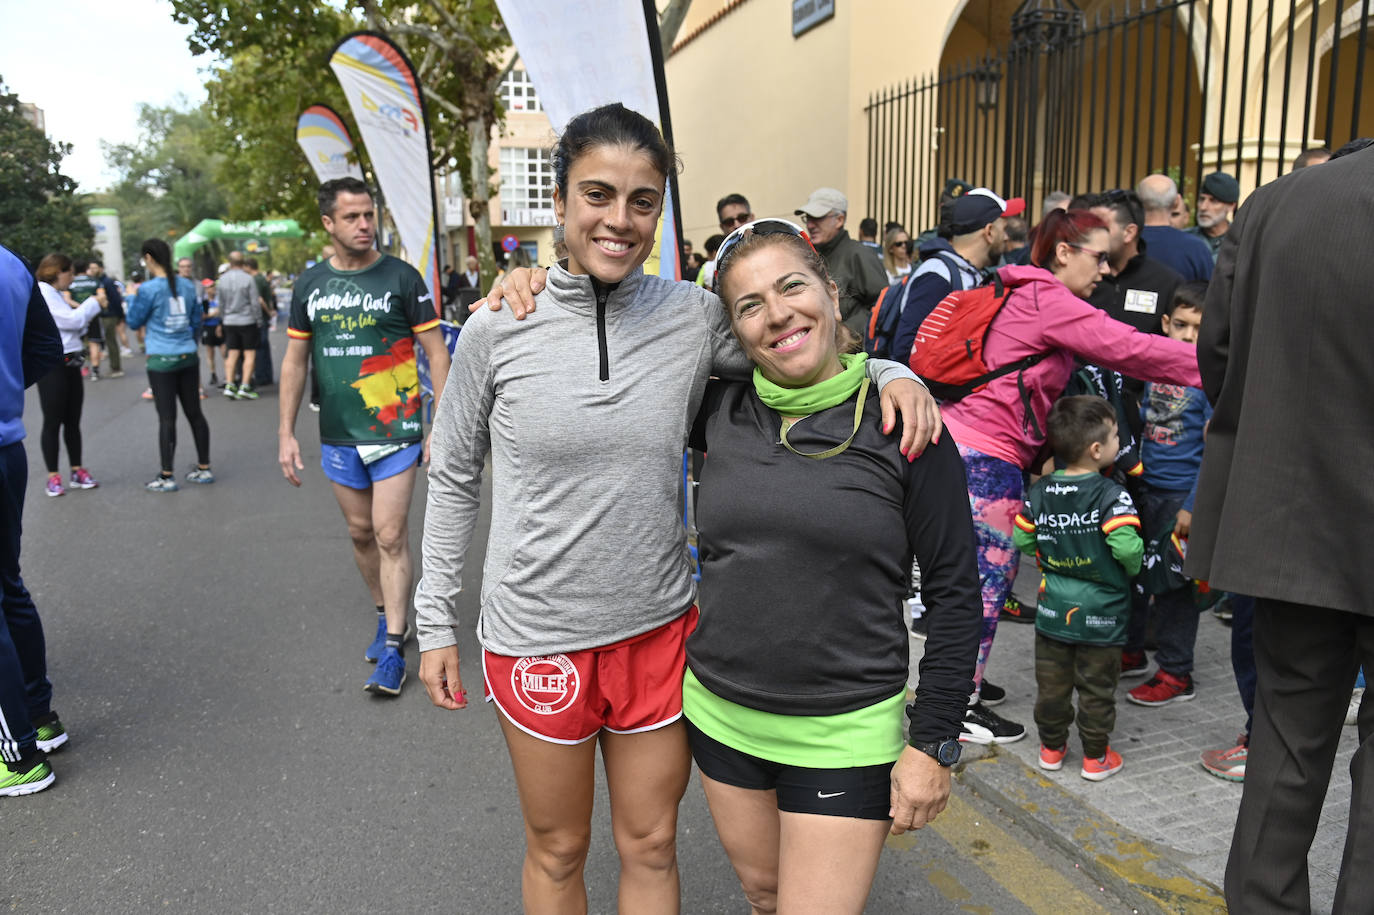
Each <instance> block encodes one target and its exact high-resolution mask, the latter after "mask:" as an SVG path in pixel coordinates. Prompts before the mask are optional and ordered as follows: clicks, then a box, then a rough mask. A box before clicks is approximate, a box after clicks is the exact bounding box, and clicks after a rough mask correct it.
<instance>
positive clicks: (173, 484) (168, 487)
mask: <svg viewBox="0 0 1374 915" xmlns="http://www.w3.org/2000/svg"><path fill="white" fill-rule="evenodd" d="M143 488H144V489H146V490H148V492H176V491H177V490H178V489H180V488H181V487H180V486H178V485H177V481H176V478H175V477H164V476H158V477H155V478H154V479H152V480H150V481H148V482H147V483H144V484H143Z"/></svg>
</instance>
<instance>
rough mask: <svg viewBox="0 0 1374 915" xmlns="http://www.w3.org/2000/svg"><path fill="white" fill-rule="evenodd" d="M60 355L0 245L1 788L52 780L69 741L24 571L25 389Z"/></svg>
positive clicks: (50, 328) (21, 790)
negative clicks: (50, 758)
mask: <svg viewBox="0 0 1374 915" xmlns="http://www.w3.org/2000/svg"><path fill="white" fill-rule="evenodd" d="M61 362H62V341H61V338H60V337H58V335H57V327H56V326H55V325H54V324H53V320H52V314H51V313H50V312H49V311H48V306H47V304H46V303H44V301H43V297H42V295H41V294H40V293H39V291H38V284H37V283H36V282H34V279H33V275H32V274H31V273H30V272H29V268H28V265H27V264H25V263H24V261H22V260H20V259H19V258H18V257H17V256H15V255H14V254H12V253H11V252H10V251H9V249H8V248H4V247H0V606H2V607H3V610H4V622H5V624H4V625H3V626H0V762H3V764H4V765H3V766H0V796H16V795H21V794H33V793H34V792H35V791H42V790H43V789H44V788H46V787H48V786H49V785H51V784H52V783H53V773H52V767H51V766H49V765H48V762H47V759H46V757H45V753H46V752H47V751H49V750H55V749H57V748H58V747H59V746H61V745H62V744H64V743H66V742H67V732H66V731H65V730H64V729H63V728H62V723H61V722H60V721H58V719H57V715H56V714H55V713H54V712H53V711H52V708H51V706H50V702H51V701H52V684H51V683H49V682H48V677H47V660H46V651H45V648H44V642H43V624H42V622H41V621H40V620H39V618H38V608H37V607H35V606H34V604H33V598H32V597H30V596H29V592H28V590H27V589H26V588H25V587H24V580H23V579H22V578H21V577H20V575H19V536H20V529H21V522H22V519H23V513H24V488H25V486H26V485H27V483H28V470H29V465H28V458H27V457H26V456H25V454H24V421H23V412H24V389H25V388H27V387H28V386H29V385H31V384H33V383H34V382H36V381H37V380H38V379H39V378H40V377H42V376H43V375H46V374H47V373H48V372H49V371H50V370H52V369H53V368H55V367H56V366H58V365H60V364H61Z"/></svg>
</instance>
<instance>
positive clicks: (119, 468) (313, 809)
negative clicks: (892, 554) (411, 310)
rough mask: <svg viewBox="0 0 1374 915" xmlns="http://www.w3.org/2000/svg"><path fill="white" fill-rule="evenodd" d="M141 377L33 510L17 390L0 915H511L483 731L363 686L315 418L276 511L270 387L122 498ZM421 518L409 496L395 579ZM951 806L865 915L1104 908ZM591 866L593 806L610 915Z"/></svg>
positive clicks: (514, 864)
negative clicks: (174, 478)
mask: <svg viewBox="0 0 1374 915" xmlns="http://www.w3.org/2000/svg"><path fill="white" fill-rule="evenodd" d="M275 336H276V341H275V342H276V344H277V347H278V349H280V347H281V346H282V345H283V342H284V338H283V335H281V334H280V333H279V334H277V335H275ZM142 362H143V360H142V359H141V358H140V357H134V358H131V359H126V370H127V371H128V376H127V377H125V378H123V379H117V380H104V381H101V382H99V383H98V384H87V386H86V394H87V401H86V409H85V420H84V424H83V429H84V433H85V446H86V455H85V463H86V464H87V465H88V466H89V467H90V469H91V471H92V473H93V474H94V475H95V477H96V478H97V479H98V480H100V482H101V486H100V488H99V489H95V490H90V491H85V492H82V491H76V492H68V494H67V495H65V496H63V497H62V498H56V499H50V498H45V497H44V495H43V491H42V484H43V479H44V474H43V465H42V459H41V457H40V453H39V447H38V430H39V426H40V424H41V414H40V412H39V409H38V404H37V396H36V394H35V392H34V391H32V390H31V391H30V392H29V397H28V410H27V413H26V419H27V423H28V428H29V432H30V435H29V438H28V454H29V461H30V483H29V488H28V506H27V514H26V518H25V537H24V557H23V558H24V573H25V579H26V581H27V583H28V585H29V588H30V589H31V590H32V591H33V593H34V595H35V598H36V599H37V601H38V605H39V608H40V610H41V612H42V614H43V618H44V622H45V625H46V628H47V638H48V658H49V673H50V677H51V679H52V680H53V682H54V684H55V688H56V695H55V700H54V702H55V707H56V708H57V710H58V711H59V712H60V713H61V715H62V719H63V721H64V723H65V724H66V726H67V728H68V730H69V731H70V733H71V742H70V743H69V745H68V746H67V747H66V748H64V749H63V750H62V751H60V752H59V753H58V754H55V755H54V757H53V764H54V767H55V769H56V771H57V775H58V781H57V783H56V784H55V785H54V786H53V787H52V788H51V789H49V790H47V791H45V792H43V793H41V794H37V795H33V796H30V797H25V798H5V799H0V836H3V848H4V863H3V864H0V910H5V911H16V912H81V913H85V912H96V913H125V912H130V913H133V912H148V911H153V910H158V911H166V912H289V913H297V912H372V911H389V912H459V913H496V912H513V911H518V910H519V876H520V862H521V855H522V849H523V836H522V831H521V826H520V817H519V813H518V807H517V801H516V796H515V789H514V782H513V779H512V776H511V772H510V767H509V763H508V761H507V759H506V754H505V748H504V745H503V744H502V741H501V737H500V732H499V728H498V726H497V722H496V719H495V712H494V711H493V710H492V709H491V708H490V707H489V706H485V705H483V704H482V703H480V702H474V703H473V704H472V706H471V707H470V708H469V709H468V710H465V711H462V712H456V713H447V712H441V711H439V710H437V709H435V708H433V707H432V706H431V705H430V704H429V701H428V699H427V698H426V697H425V695H424V692H423V690H422V689H421V688H420V686H419V682H418V679H417V678H416V677H415V676H414V671H415V669H416V668H418V659H417V655H416V651H415V648H414V645H413V643H412V644H411V645H410V646H409V649H408V651H407V658H408V661H409V663H410V665H411V674H412V675H411V679H410V680H409V681H408V682H407V684H406V688H405V692H404V693H403V694H402V695H401V696H400V697H399V698H398V699H382V698H378V697H373V696H371V695H369V694H366V693H364V692H363V690H362V685H363V681H364V680H365V679H366V677H367V676H368V674H369V673H370V667H369V665H367V664H366V663H364V662H363V660H362V653H363V649H364V647H366V645H367V644H368V642H369V641H370V639H371V637H372V633H373V630H374V627H375V611H374V610H373V607H372V605H371V602H370V601H369V599H368V595H367V592H366V590H365V589H364V587H363V585H362V582H361V579H360V578H359V576H358V573H357V571H356V569H355V568H354V566H353V562H352V556H351V552H350V548H349V543H348V538H347V534H346V531H345V528H344V524H343V521H342V518H341V517H340V515H339V511H338V508H337V507H336V505H335V503H334V500H333V497H332V496H331V494H330V491H329V488H328V484H327V482H326V480H325V479H324V477H323V476H322V474H321V473H320V471H319V464H318V460H319V444H318V435H317V430H316V423H315V417H314V414H312V413H309V412H308V411H303V412H302V415H301V418H300V421H299V423H298V433H299V436H300V440H301V443H302V448H303V451H304V452H305V455H306V461H307V465H308V466H307V469H306V471H305V477H304V478H305V485H304V486H303V487H302V488H301V489H299V490H296V489H293V488H292V487H291V486H289V485H288V484H287V483H286V482H284V481H283V480H282V478H281V473H280V471H279V470H278V468H277V466H276V417H277V402H276V392H275V388H270V389H267V390H266V391H265V392H264V396H263V398H262V399H261V400H260V401H257V402H252V403H248V402H230V401H227V400H226V399H225V398H223V397H222V396H220V395H219V393H218V392H215V393H213V394H212V395H211V397H210V399H209V400H208V401H206V402H205V408H206V413H207V415H208V418H209V422H210V426H211V430H212V453H213V457H214V469H215V474H216V477H217V480H216V482H215V483H214V485H212V486H192V485H189V484H184V485H183V487H182V490H181V491H180V492H178V493H176V494H159V495H155V494H151V493H147V492H145V491H144V490H143V485H142V484H143V483H144V482H145V481H147V480H149V479H151V478H152V477H153V476H154V475H155V473H156V470H157V442H156V431H157V424H156V419H155V416H154V412H153V407H152V405H151V403H149V402H146V401H143V400H141V399H140V398H139V392H140V391H141V390H142V388H143V386H144V376H143V366H142ZM278 364H279V360H278ZM180 439H181V447H180V449H179V451H178V454H177V467H178V476H180V474H181V473H182V472H183V471H184V470H185V469H187V468H189V466H190V465H191V462H192V461H193V459H194V452H193V449H192V447H191V437H190V433H189V429H188V428H187V427H186V425H185V423H184V420H183V421H182V422H181V425H180ZM62 460H63V467H64V472H66V471H65V468H66V460H67V458H66V455H65V452H64V455H63V458H62ZM423 508H424V485H423V482H421V484H420V485H419V486H417V490H416V493H415V500H414V507H413V511H412V515H411V518H412V522H413V523H412V531H411V542H412V545H413V549H414V551H415V556H416V559H417V561H418V556H419V545H420V523H419V522H420V519H421V518H422V517H423ZM485 534H486V519H485V518H484V519H483V521H482V524H481V526H480V528H479V531H478V537H477V538H476V541H475V544H474V546H473V548H472V551H471V555H470V556H469V561H468V566H467V567H468V568H469V569H470V570H473V571H472V572H470V573H469V581H468V588H467V590H466V591H465V592H464V597H463V599H462V606H461V610H462V613H463V619H464V623H465V625H464V627H463V632H462V641H461V644H460V648H461V651H462V654H463V657H464V658H465V659H466V663H467V665H468V667H467V669H466V673H467V684H466V685H467V687H468V690H469V694H470V695H472V696H474V697H476V696H480V694H481V683H480V673H479V668H478V667H477V666H475V665H474V664H473V663H472V662H473V659H475V658H476V657H478V654H477V650H478V649H477V644H476V641H475V638H474V636H473V630H472V621H473V616H474V596H475V595H476V594H477V593H478V592H479V589H480V580H478V573H479V572H480V569H481V553H482V544H483V542H484V540H485ZM955 800H956V802H955V804H953V805H952V806H951V808H950V811H949V812H948V813H947V814H946V815H945V817H943V818H942V819H941V820H940V821H939V823H938V824H937V825H938V828H934V829H927V830H924V831H922V832H921V833H919V834H917V835H916V836H914V837H904V838H902V839H898V840H893V841H891V842H890V843H889V847H888V849H887V851H886V852H885V853H884V855H883V859H882V865H881V868H880V870H879V873H878V878H877V882H876V885H875V887H874V891H873V895H872V897H871V900H870V905H869V909H868V910H869V911H870V912H875V913H888V912H893V913H895V912H912V911H922V912H950V911H972V912H996V913H1003V912H1008V913H1016V912H1027V911H1046V910H1048V909H1050V908H1054V909H1056V910H1067V911H1075V912H1083V911H1093V910H1099V911H1101V910H1106V911H1123V908H1122V907H1121V906H1120V905H1119V904H1118V903H1114V902H1112V901H1110V900H1109V899H1107V898H1106V897H1105V896H1104V895H1103V894H1102V893H1101V892H1100V891H1099V888H1098V887H1097V886H1095V885H1093V884H1090V883H1088V882H1087V881H1086V880H1085V879H1084V878H1083V877H1082V876H1081V875H1080V874H1076V873H1075V872H1074V869H1073V867H1072V865H1066V864H1065V863H1064V862H1063V861H1062V860H1061V859H1059V858H1058V857H1057V856H1056V855H1055V854H1054V853H1053V852H1051V851H1049V850H1048V849H1047V848H1044V847H1042V846H1039V845H1037V844H1036V843H1035V842H1034V840H1033V839H1031V838H1029V837H1027V836H1024V835H1017V834H1016V833H1015V832H1014V831H1008V830H1009V827H1006V826H1005V824H1002V825H999V824H998V822H997V816H996V813H995V811H990V810H988V809H986V808H985V807H983V806H981V805H980V803H979V802H978V800H977V799H976V798H973V797H971V796H970V795H969V793H968V792H967V791H965V790H963V789H962V788H956V799H955ZM680 823H681V825H680V830H679V856H680V862H681V872H682V885H683V911H684V912H688V913H710V912H742V911H745V910H746V907H745V905H744V903H743V899H742V895H741V893H740V892H739V888H738V884H737V883H736V881H735V878H734V875H733V873H732V871H731V870H730V866H729V863H728V861H727V860H726V858H725V855H724V853H723V852H722V851H721V848H720V845H719V843H718V841H717V840H716V837H715V834H714V831H713V829H712V826H711V822H710V816H709V813H708V812H707V809H706V804H705V801H704V799H703V796H702V794H701V791H700V788H699V786H698V784H697V783H696V782H695V780H694V781H693V783H692V786H691V788H690V789H689V791H688V795H687V798H686V800H685V801H684V803H683V805H682V815H681V821H680ZM616 867H617V862H616V857H615V852H614V848H613V845H612V842H611V835H610V821H609V814H608V807H607V804H606V801H605V796H604V793H603V794H602V796H601V797H600V799H599V801H598V805H597V812H596V820H595V827H594V840H593V847H592V853H591V857H590V860H589V861H588V864H587V883H588V888H589V896H590V908H591V911H592V912H613V911H614V910H615V903H614V900H615V884H616ZM1096 905H1101V906H1103V907H1104V908H1103V909H1094V908H1093V907H1094V906H1096ZM1124 911H1129V908H1126V909H1124Z"/></svg>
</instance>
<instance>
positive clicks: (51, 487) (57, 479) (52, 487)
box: [47, 473, 67, 496]
mask: <svg viewBox="0 0 1374 915" xmlns="http://www.w3.org/2000/svg"><path fill="white" fill-rule="evenodd" d="M66 492H67V491H66V490H65V489H63V488H62V474H60V473H50V474H48V488H47V493H48V495H50V496H60V495H64V494H66Z"/></svg>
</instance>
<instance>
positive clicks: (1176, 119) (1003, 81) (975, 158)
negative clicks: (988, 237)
mask: <svg viewBox="0 0 1374 915" xmlns="http://www.w3.org/2000/svg"><path fill="white" fill-rule="evenodd" d="M1240 2H1243V4H1244V8H1243V12H1244V19H1243V21H1242V20H1240V19H1238V17H1237V15H1236V14H1237V12H1238V11H1239V10H1240V7H1239V6H1238V0H1212V2H1211V3H1210V4H1208V3H1204V2H1202V0H1135V2H1132V0H1122V2H1117V3H1113V4H1110V5H1108V6H1107V7H1105V8H1099V9H1098V10H1097V12H1096V13H1095V14H1094V15H1093V16H1092V18H1091V20H1089V18H1088V17H1087V16H1085V15H1084V14H1083V13H1082V12H1081V11H1080V10H1079V9H1078V8H1077V7H1076V6H1075V5H1074V4H1073V3H1072V2H1071V0H1058V2H1056V3H1054V4H1044V3H1034V2H1027V3H1025V4H1023V5H1022V7H1021V8H1020V9H1019V10H1018V11H1017V12H1016V13H1015V14H1014V15H1013V17H1012V40H1011V42H1010V44H1009V45H1008V46H1007V47H1005V48H1002V49H1000V50H997V51H989V52H988V53H986V54H984V55H982V56H981V57H976V58H971V59H968V60H965V61H962V62H960V63H957V64H955V65H953V66H950V67H946V68H945V69H943V70H941V71H939V72H936V73H932V74H928V75H926V76H923V77H918V78H914V79H911V80H907V81H905V82H903V83H900V84H898V85H895V86H891V87H888V88H886V89H884V90H882V91H880V92H877V93H874V94H873V95H872V96H871V97H870V99H869V104H868V105H867V106H866V108H865V112H866V114H867V117H868V159H869V161H868V187H867V204H868V209H867V213H868V214H871V215H874V216H876V217H879V218H880V219H895V220H897V221H899V222H901V223H902V224H903V225H905V226H907V227H908V228H910V229H911V231H912V232H916V231H919V230H920V229H921V228H923V227H925V226H926V225H929V224H931V223H932V222H933V221H934V220H935V218H936V210H937V205H938V200H939V196H940V192H941V189H942V187H943V185H944V182H945V180H946V179H947V178H951V177H957V178H961V179H964V180H966V181H969V182H970V183H973V184H981V185H986V186H988V187H991V188H993V189H995V190H997V191H998V192H999V193H1004V194H1007V195H1008V196H1024V197H1026V198H1027V201H1028V203H1030V204H1031V205H1032V207H1038V206H1039V198H1040V196H1041V195H1043V193H1045V192H1048V191H1050V190H1056V189H1058V190H1065V191H1068V192H1070V193H1073V192H1076V191H1091V190H1102V189H1105V188H1109V187H1122V186H1128V185H1133V184H1134V183H1135V182H1136V181H1137V180H1138V179H1139V178H1140V177H1141V176H1143V175H1145V174H1148V173H1150V172H1154V171H1168V172H1170V173H1171V174H1172V175H1173V177H1174V178H1175V179H1176V180H1177V181H1178V183H1179V186H1180V187H1181V188H1183V189H1184V190H1185V193H1187V192H1190V191H1191V190H1195V189H1196V188H1197V187H1198V186H1199V185H1200V184H1201V181H1202V177H1203V176H1204V175H1205V174H1207V173H1208V172H1211V171H1215V170H1225V171H1231V172H1232V173H1234V174H1236V175H1237V176H1238V177H1240V176H1242V175H1243V176H1244V180H1245V182H1246V183H1247V184H1248V185H1250V186H1253V185H1258V184H1262V183H1263V182H1265V181H1268V180H1270V179H1272V178H1276V177H1278V176H1279V175H1281V174H1283V172H1284V171H1286V170H1287V168H1288V167H1289V163H1290V162H1291V160H1292V158H1293V156H1294V155H1295V154H1296V152H1297V151H1299V150H1300V149H1301V148H1303V147H1304V146H1306V145H1309V144H1311V143H1314V142H1315V143H1325V145H1327V146H1328V147H1330V148H1333V149H1334V148H1336V147H1337V146H1338V145H1340V144H1342V143H1345V142H1347V141H1348V140H1350V139H1353V138H1354V137H1356V136H1359V135H1360V133H1361V130H1362V129H1363V131H1364V132H1365V133H1374V110H1372V111H1371V112H1366V111H1365V110H1364V103H1365V99H1364V94H1363V87H1364V75H1365V72H1366V71H1365V58H1366V51H1367V49H1368V46H1369V44H1370V35H1369V26H1370V18H1371V15H1370V9H1371V4H1372V3H1374V0H1302V2H1299V0H1287V2H1284V0H1270V2H1269V3H1268V4H1267V8H1264V7H1259V8H1257V6H1256V2H1255V0H1240ZM1256 15H1262V17H1263V20H1264V24H1265V28H1264V29H1263V30H1262V39H1261V38H1260V37H1259V30H1257V29H1254V28H1247V27H1245V23H1253V22H1254V21H1255V17H1256ZM1276 16H1282V17H1284V19H1286V23H1285V22H1284V21H1283V20H1280V23H1281V26H1282V27H1281V28H1279V29H1278V30H1277V32H1276V29H1275V27H1274V22H1275V18H1276ZM1214 49H1215V53H1213V52H1214ZM1352 57H1353V58H1354V59H1353V60H1352V59H1351V58H1352ZM1256 78H1258V80H1259V81H1260V86H1259V92H1258V93H1257V95H1256V94H1255V93H1254V92H1253V88H1254V86H1253V80H1254V79H1256ZM1272 81H1279V85H1277V86H1275V85H1273V84H1272ZM1271 89H1277V90H1278V91H1276V92H1271ZM1252 95H1256V97H1255V98H1253V99H1252V98H1251V96H1252ZM1271 96H1277V98H1271ZM1233 99H1234V102H1232V100H1233ZM1254 105H1258V109H1257V111H1255V110H1248V109H1250V106H1254ZM1299 106H1300V107H1299ZM1368 107H1371V109H1374V106H1368ZM1299 111H1300V112H1301V124H1302V126H1301V128H1300V129H1299V128H1297V126H1296V125H1297V121H1298V113H1299ZM1247 115H1254V118H1253V121H1254V126H1253V127H1249V128H1247V125H1248V124H1250V123H1251V122H1250V121H1247ZM1275 119H1276V120H1275ZM1267 131H1268V132H1267ZM1272 133H1277V140H1276V141H1274V140H1271V139H1270V134H1272ZM1314 134H1315V135H1314ZM1037 215H1038V214H1037Z"/></svg>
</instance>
